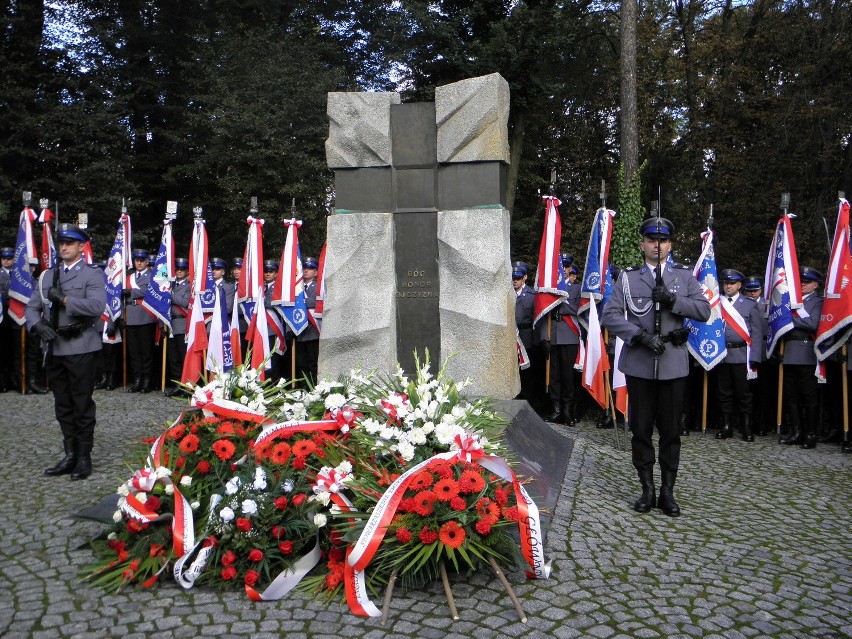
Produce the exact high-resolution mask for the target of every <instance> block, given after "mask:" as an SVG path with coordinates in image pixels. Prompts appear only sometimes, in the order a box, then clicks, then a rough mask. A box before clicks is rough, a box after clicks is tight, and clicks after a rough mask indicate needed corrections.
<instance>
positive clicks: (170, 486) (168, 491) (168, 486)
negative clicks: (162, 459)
mask: <svg viewBox="0 0 852 639" xmlns="http://www.w3.org/2000/svg"><path fill="white" fill-rule="evenodd" d="M163 491H164V492H165V493H166V494H167V495H174V494H175V486H174V484H166V487H165V488H164V489H163Z"/></svg>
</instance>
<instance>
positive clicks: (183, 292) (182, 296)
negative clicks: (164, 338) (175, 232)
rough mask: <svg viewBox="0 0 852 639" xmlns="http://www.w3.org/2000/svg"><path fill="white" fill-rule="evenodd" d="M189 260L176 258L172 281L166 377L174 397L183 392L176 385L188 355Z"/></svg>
mask: <svg viewBox="0 0 852 639" xmlns="http://www.w3.org/2000/svg"><path fill="white" fill-rule="evenodd" d="M188 273H189V260H188V259H186V258H185V257H178V258H175V280H174V282H172V308H171V314H170V315H171V320H172V331H171V337H170V338H169V341H168V350H167V351H166V361H167V364H168V368H169V375H168V378H167V379H166V389H165V390H164V391H163V393H164V394H165V395H166V396H167V397H174V396H175V395H177V394H178V393H180V392H181V387H180V386H177V385H175V380H178V381H179V380H180V378H181V374H182V373H183V360H184V358H185V357H186V322H187V318H188V317H189V300H190V294H189V290H190V285H189V280H188V279H187V274H188Z"/></svg>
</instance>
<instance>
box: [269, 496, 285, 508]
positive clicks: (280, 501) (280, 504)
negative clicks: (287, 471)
mask: <svg viewBox="0 0 852 639" xmlns="http://www.w3.org/2000/svg"><path fill="white" fill-rule="evenodd" d="M272 503H273V504H275V507H276V508H277V509H278V510H284V509H285V508H287V498H286V497H285V496H284V495H281V496H280V497H276V498H275V501H273V502H272Z"/></svg>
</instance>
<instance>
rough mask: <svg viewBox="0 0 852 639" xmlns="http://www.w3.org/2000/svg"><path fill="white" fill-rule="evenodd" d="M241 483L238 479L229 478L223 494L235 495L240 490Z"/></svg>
mask: <svg viewBox="0 0 852 639" xmlns="http://www.w3.org/2000/svg"><path fill="white" fill-rule="evenodd" d="M242 483H243V482H242V481H240V478H239V477H231V478H230V479H229V480H228V483H227V484H225V494H226V495H233V494H235V493H236V492H237V491H238V490H239V489H240V486H241V485H242Z"/></svg>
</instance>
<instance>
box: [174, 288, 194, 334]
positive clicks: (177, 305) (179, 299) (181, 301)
mask: <svg viewBox="0 0 852 639" xmlns="http://www.w3.org/2000/svg"><path fill="white" fill-rule="evenodd" d="M189 288H190V286H189V279H183V280H180V281H178V280H175V281H174V283H173V284H172V311H171V316H172V333H173V334H174V335H186V321H187V317H188V314H189ZM178 309H183V312H181V311H180V310H178Z"/></svg>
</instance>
